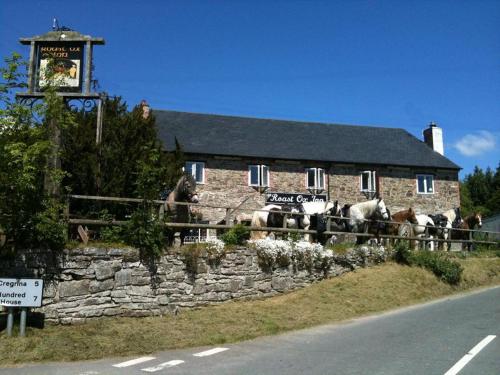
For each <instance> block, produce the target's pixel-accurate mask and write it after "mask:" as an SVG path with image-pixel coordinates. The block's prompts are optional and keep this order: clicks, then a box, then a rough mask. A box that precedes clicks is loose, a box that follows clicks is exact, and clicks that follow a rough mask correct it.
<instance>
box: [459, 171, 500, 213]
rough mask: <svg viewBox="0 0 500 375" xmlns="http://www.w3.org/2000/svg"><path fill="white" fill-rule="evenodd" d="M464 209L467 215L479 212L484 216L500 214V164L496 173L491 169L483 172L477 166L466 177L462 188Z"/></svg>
mask: <svg viewBox="0 0 500 375" xmlns="http://www.w3.org/2000/svg"><path fill="white" fill-rule="evenodd" d="M460 189H461V190H460V192H461V194H460V195H461V202H462V209H463V210H464V214H465V213H470V212H472V211H479V212H481V213H482V214H483V215H484V216H490V215H492V214H495V213H499V212H500V164H499V166H498V167H497V169H496V171H495V173H493V171H492V170H491V168H490V167H488V168H486V172H483V170H482V169H481V168H479V167H478V166H476V167H475V168H474V171H473V173H472V174H469V175H467V176H465V178H464V181H463V183H462V184H461V187H460Z"/></svg>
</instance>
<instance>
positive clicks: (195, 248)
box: [181, 243, 203, 275]
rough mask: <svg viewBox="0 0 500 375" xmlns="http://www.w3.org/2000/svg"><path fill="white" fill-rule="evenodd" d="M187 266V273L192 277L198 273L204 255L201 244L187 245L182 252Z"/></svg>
mask: <svg viewBox="0 0 500 375" xmlns="http://www.w3.org/2000/svg"><path fill="white" fill-rule="evenodd" d="M181 252H182V255H183V256H184V263H185V264H186V271H187V272H188V273H189V274H191V275H196V274H197V273H198V259H199V258H200V256H202V254H203V247H202V246H201V245H200V244H197V243H195V244H190V245H186V246H184V247H183V248H182V250H181Z"/></svg>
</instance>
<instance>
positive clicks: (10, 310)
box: [7, 306, 14, 337]
mask: <svg viewBox="0 0 500 375" xmlns="http://www.w3.org/2000/svg"><path fill="white" fill-rule="evenodd" d="M13 327H14V308H13V307H11V306H9V307H7V336H9V337H10V336H12V328H13Z"/></svg>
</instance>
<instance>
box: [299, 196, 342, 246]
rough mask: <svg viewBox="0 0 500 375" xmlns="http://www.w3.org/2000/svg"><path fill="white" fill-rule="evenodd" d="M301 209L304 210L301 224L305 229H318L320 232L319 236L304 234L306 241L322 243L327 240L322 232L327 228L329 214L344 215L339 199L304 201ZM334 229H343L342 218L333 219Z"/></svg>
mask: <svg viewBox="0 0 500 375" xmlns="http://www.w3.org/2000/svg"><path fill="white" fill-rule="evenodd" d="M301 207H302V209H301V211H302V212H304V214H305V215H304V216H303V217H302V218H301V220H300V221H299V226H300V227H301V228H302V229H305V230H316V231H317V232H318V233H319V236H318V238H316V236H315V235H309V234H305V235H304V240H306V241H315V240H317V241H319V242H321V243H324V242H326V239H325V238H324V236H323V235H322V232H324V231H325V230H326V222H327V219H326V218H325V215H327V216H336V217H341V216H342V209H341V207H340V205H339V202H338V201H335V202H332V201H327V202H322V201H320V202H304V203H302V205H301ZM332 226H333V227H332V230H333V231H343V230H344V229H343V228H344V222H343V221H342V220H341V219H333V220H332Z"/></svg>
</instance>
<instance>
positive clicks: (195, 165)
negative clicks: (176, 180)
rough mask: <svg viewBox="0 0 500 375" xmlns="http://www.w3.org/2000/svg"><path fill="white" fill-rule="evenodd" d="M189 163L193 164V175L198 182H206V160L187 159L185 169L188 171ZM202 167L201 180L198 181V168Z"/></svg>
mask: <svg viewBox="0 0 500 375" xmlns="http://www.w3.org/2000/svg"><path fill="white" fill-rule="evenodd" d="M188 164H191V175H192V176H193V177H194V179H195V181H196V183H197V184H204V183H205V162H203V161H191V160H189V161H186V163H185V165H184V171H187V169H188V168H187V166H188ZM199 168H201V181H198V180H197V179H196V172H197V171H198V169H199Z"/></svg>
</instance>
